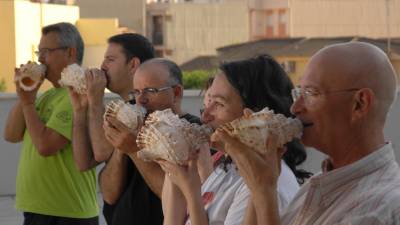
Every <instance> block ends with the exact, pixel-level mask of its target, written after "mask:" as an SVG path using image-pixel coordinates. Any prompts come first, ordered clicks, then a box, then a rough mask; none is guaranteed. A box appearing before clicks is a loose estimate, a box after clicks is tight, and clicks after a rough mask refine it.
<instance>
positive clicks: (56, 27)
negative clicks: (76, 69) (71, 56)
mask: <svg viewBox="0 0 400 225" xmlns="http://www.w3.org/2000/svg"><path fill="white" fill-rule="evenodd" d="M50 32H56V33H57V34H58V42H59V43H58V44H59V45H60V47H70V48H76V52H77V54H76V61H77V63H78V64H79V65H82V60H83V52H84V44H83V40H82V37H81V35H80V33H79V31H78V29H76V27H75V26H74V25H72V24H71V23H55V24H51V25H48V26H45V27H43V28H42V34H43V35H46V34H48V33H50Z"/></svg>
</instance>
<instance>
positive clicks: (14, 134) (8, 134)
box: [3, 101, 26, 143]
mask: <svg viewBox="0 0 400 225" xmlns="http://www.w3.org/2000/svg"><path fill="white" fill-rule="evenodd" d="M25 128H26V126H25V118H24V114H23V111H22V106H21V102H20V101H18V102H17V103H15V105H14V106H13V107H12V109H11V110H10V112H9V114H8V118H7V122H6V126H5V128H4V135H3V136H4V139H5V140H6V141H9V142H12V143H16V142H20V141H22V138H23V137H24V132H25Z"/></svg>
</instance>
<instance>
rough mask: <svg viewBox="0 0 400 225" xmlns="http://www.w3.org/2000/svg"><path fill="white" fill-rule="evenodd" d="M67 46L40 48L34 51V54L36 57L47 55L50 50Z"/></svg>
mask: <svg viewBox="0 0 400 225" xmlns="http://www.w3.org/2000/svg"><path fill="white" fill-rule="evenodd" d="M67 48H68V47H58V48H41V49H39V51H35V55H36V56H37V57H39V56H41V55H48V54H49V53H51V52H54V51H56V50H60V49H67Z"/></svg>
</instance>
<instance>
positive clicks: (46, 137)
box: [22, 103, 69, 156]
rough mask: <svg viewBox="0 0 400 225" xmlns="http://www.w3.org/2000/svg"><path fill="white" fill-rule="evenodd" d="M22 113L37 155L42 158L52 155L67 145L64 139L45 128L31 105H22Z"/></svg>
mask: <svg viewBox="0 0 400 225" xmlns="http://www.w3.org/2000/svg"><path fill="white" fill-rule="evenodd" d="M22 111H23V114H24V118H25V124H26V127H27V129H28V132H29V135H30V136H31V138H32V142H33V144H34V145H35V147H36V149H37V150H38V151H39V154H41V155H42V156H50V155H53V154H55V153H57V152H58V151H59V150H60V149H62V148H63V147H64V146H65V145H66V144H68V142H69V141H68V140H67V139H66V138H64V137H62V136H61V135H60V134H58V133H56V132H55V131H54V130H52V129H50V128H48V127H46V125H45V124H44V123H43V122H42V121H41V120H40V118H39V115H38V113H37V112H36V108H35V105H34V104H33V103H29V104H23V105H22Z"/></svg>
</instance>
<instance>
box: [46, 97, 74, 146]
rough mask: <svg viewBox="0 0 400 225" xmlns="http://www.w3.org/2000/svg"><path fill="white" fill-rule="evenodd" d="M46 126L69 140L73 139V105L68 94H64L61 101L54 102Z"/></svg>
mask: <svg viewBox="0 0 400 225" xmlns="http://www.w3.org/2000/svg"><path fill="white" fill-rule="evenodd" d="M46 126H47V127H48V128H51V129H53V130H55V131H56V132H57V133H59V134H61V135H62V136H64V137H65V138H67V139H68V140H71V139H72V105H71V102H70V100H69V98H68V96H64V97H63V98H62V99H61V100H60V101H59V102H57V103H56V104H54V108H53V112H52V113H51V116H50V118H49V120H48V121H47V123H46Z"/></svg>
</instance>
